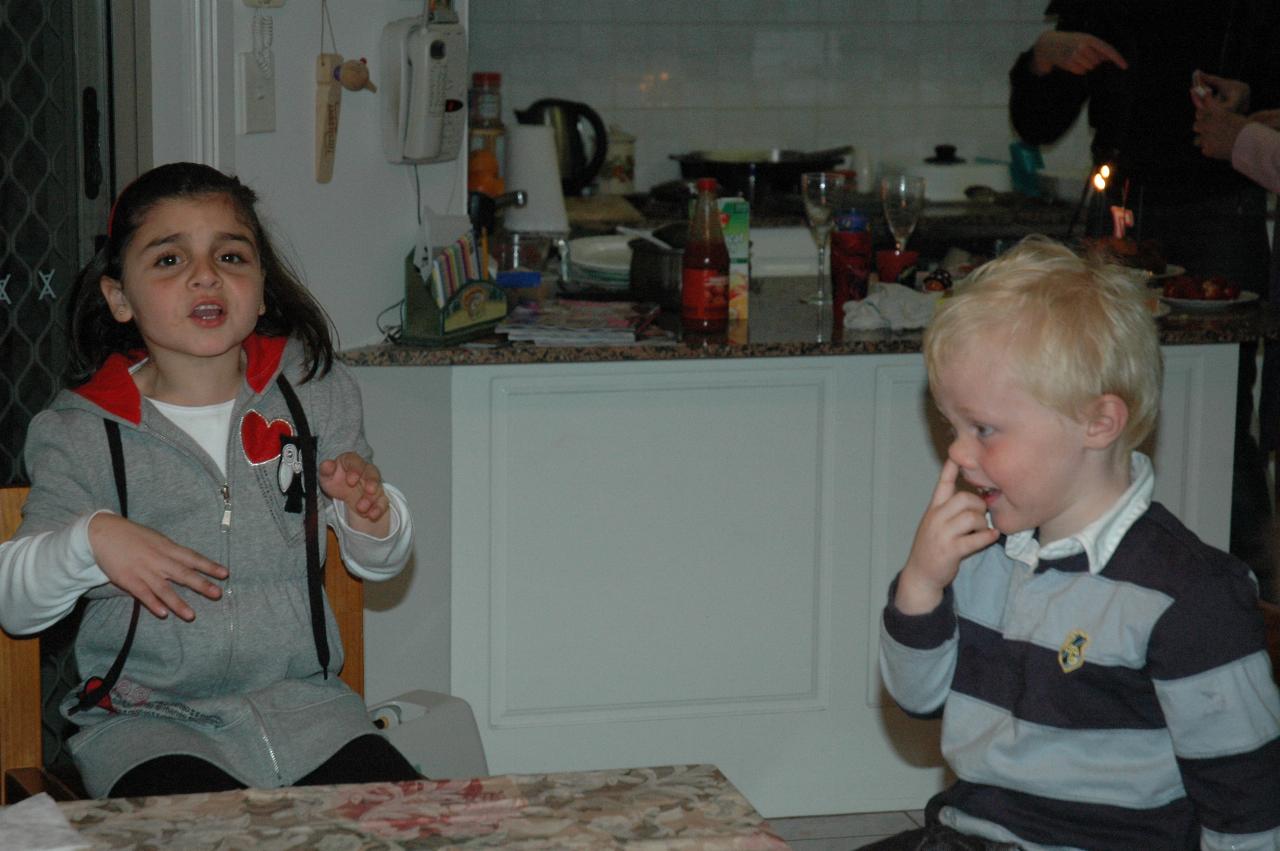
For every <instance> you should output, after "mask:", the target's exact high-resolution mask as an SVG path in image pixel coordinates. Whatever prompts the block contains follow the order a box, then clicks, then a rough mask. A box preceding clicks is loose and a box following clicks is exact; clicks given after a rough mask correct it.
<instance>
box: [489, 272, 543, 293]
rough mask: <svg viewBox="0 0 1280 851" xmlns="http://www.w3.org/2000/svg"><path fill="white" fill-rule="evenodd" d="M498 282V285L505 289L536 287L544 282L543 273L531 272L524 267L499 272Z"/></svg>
mask: <svg viewBox="0 0 1280 851" xmlns="http://www.w3.org/2000/svg"><path fill="white" fill-rule="evenodd" d="M496 283H497V285H498V286H500V287H503V288H505V289H521V288H523V287H536V286H538V285H539V284H541V283H542V273H541V272H529V271H525V270H523V269H511V270H509V271H506V272H499V273H498V277H497V280H496Z"/></svg>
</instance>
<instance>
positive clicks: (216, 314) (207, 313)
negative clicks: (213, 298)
mask: <svg viewBox="0 0 1280 851" xmlns="http://www.w3.org/2000/svg"><path fill="white" fill-rule="evenodd" d="M225 312H226V311H225V310H224V309H223V307H222V305H220V304H215V303H213V302H208V303H206V304H197V305H196V306H195V307H194V308H193V309H192V311H191V318H192V319H194V320H196V321H197V322H206V323H208V322H217V321H219V320H220V319H222V316H223V314H224V313H225Z"/></svg>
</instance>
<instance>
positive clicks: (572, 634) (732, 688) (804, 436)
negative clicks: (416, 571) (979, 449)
mask: <svg viewBox="0 0 1280 851" xmlns="http://www.w3.org/2000/svg"><path fill="white" fill-rule="evenodd" d="M896 360H897V359H896V358H889V359H885V358H874V357H859V358H814V359H778V360H773V359H770V360H767V361H722V362H702V363H693V364H689V363H687V362H686V363H683V364H670V363H657V364H638V365H637V364H608V365H578V366H572V367H547V368H540V367H539V368H531V367H523V368H520V369H515V370H513V369H469V370H465V371H459V372H458V374H457V376H456V378H455V382H454V384H453V398H452V402H453V410H454V419H453V424H452V434H453V443H454V452H453V459H454V462H453V463H454V466H453V472H452V477H453V482H454V505H453V570H452V595H453V606H452V624H453V641H452V648H453V654H452V662H451V672H452V687H453V691H454V692H455V693H456V694H459V695H461V696H463V697H465V698H467V699H468V700H469V701H470V702H471V704H472V706H473V707H474V708H475V710H476V714H477V719H478V721H479V724H480V728H481V731H482V736H483V738H484V742H485V748H486V754H487V756H488V760H489V765H490V768H491V770H493V771H495V772H526V771H527V772H536V771H546V770H555V769H586V768H599V767H604V766H617V765H652V764H661V763H689V762H711V763H714V764H716V765H718V766H719V767H720V768H721V769H722V770H724V771H725V772H726V774H727V775H728V776H729V777H730V778H731V779H732V780H733V782H734V783H736V784H738V785H739V787H740V788H742V790H743V791H744V793H745V794H746V795H747V796H748V797H749V798H750V799H751V800H752V802H753V803H755V804H756V806H758V807H759V808H760V809H761V810H762V811H763V812H765V813H766V814H769V815H775V816H778V815H792V814H799V813H818V812H837V811H848V810H851V809H854V808H855V807H860V808H864V809H868V810H876V809H894V808H902V807H908V806H910V807H917V806H920V805H921V804H922V802H923V801H924V800H925V799H926V798H927V797H928V795H929V794H930V793H932V792H933V791H935V790H936V789H937V788H938V785H939V783H940V780H941V776H942V775H941V769H940V767H939V759H938V756H937V749H936V733H935V732H934V726H933V725H931V724H926V723H921V722H915V721H909V720H907V719H906V718H905V717H904V716H902V715H901V713H899V712H898V711H897V709H896V708H886V707H882V706H879V705H873V704H872V702H871V701H869V700H868V699H867V695H866V678H865V671H867V670H868V668H869V666H871V665H872V664H873V663H874V659H875V645H874V644H873V643H868V642H867V640H866V638H865V636H866V634H867V625H868V623H869V622H870V619H872V618H873V617H874V616H875V615H876V614H877V613H878V611H879V609H880V606H881V604H882V603H881V601H882V600H883V596H884V590H883V588H875V587H873V583H872V575H871V572H870V570H869V567H870V559H869V553H870V544H871V542H872V540H873V539H874V535H873V533H872V529H871V526H872V502H873V500H872V487H871V482H872V474H873V458H872V455H873V451H872V450H873V445H874V444H873V430H874V427H875V413H876V399H875V392H876V389H877V388H876V385H875V382H874V381H873V380H872V379H871V377H870V376H872V375H873V374H874V371H875V368H876V365H877V364H883V363H885V362H886V361H896ZM905 360H906V359H904V361H903V362H905ZM914 360H917V361H918V358H916V359H914ZM920 386H921V385H920V384H919V382H918V381H917V382H916V384H915V385H914V387H913V388H912V389H913V392H914V393H915V400H914V404H915V409H914V411H913V416H914V417H915V418H917V419H918V418H919V409H920V406H921V404H922V400H921V397H920ZM925 466H926V467H927V465H925ZM925 493H926V494H927V490H926V491H925ZM913 511H914V509H913ZM904 522H906V523H914V520H912V519H911V518H910V517H909V516H906V515H904ZM887 733H888V734H887Z"/></svg>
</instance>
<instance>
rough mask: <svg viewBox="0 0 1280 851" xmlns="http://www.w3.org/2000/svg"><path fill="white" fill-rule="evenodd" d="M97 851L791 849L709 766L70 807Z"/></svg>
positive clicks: (135, 800) (81, 803) (164, 798)
mask: <svg viewBox="0 0 1280 851" xmlns="http://www.w3.org/2000/svg"><path fill="white" fill-rule="evenodd" d="M58 806H59V809H60V810H61V811H62V813H63V814H64V815H65V816H66V817H67V819H68V820H69V821H70V822H71V825H72V826H73V827H74V828H75V829H76V830H78V831H79V832H80V833H81V834H82V835H83V836H84V837H85V838H86V839H88V840H90V841H92V842H93V843H94V844H93V847H94V848H95V849H97V848H137V849H146V848H181V849H204V848H208V849H214V848H217V849H248V848H252V849H258V851H283V849H291V851H292V849H317V848H319V849H325V851H355V849H380V850H381V849H398V848H496V847H503V848H516V849H576V848H583V849H586V848H592V849H595V848H623V847H625V848H628V849H645V848H651V849H659V848H663V849H667V848H672V849H711V850H712V851H715V849H785V848H786V847H787V845H786V843H784V842H783V841H782V840H781V839H779V838H778V837H777V836H776V835H774V833H773V832H772V831H771V829H770V828H769V825H768V824H767V823H766V822H765V821H764V820H763V819H762V818H761V817H760V815H759V814H758V813H757V812H756V811H755V809H754V808H753V807H752V806H751V804H750V803H748V801H747V799H746V798H744V797H743V796H742V794H741V793H740V792H739V791H738V790H737V789H736V788H734V786H733V784H732V783H730V782H729V781H728V780H727V779H726V778H725V776H724V775H723V774H721V773H720V771H719V770H718V769H717V768H715V767H714V766H711V765H684V766H663V767H658V768H631V769H619V770H612V771H579V772H565V773H560V774H529V775H501V776H496V777H482V778H478V779H475V780H440V781H430V780H424V781H420V782H410V783H373V784H360V785H344V786H310V787H293V788H288V789H249V790H245V791H239V792H217V793H211V794H201V795H171V796H157V797H151V798H115V799H106V800H94V801H72V802H67V803H62V804H59V805H58Z"/></svg>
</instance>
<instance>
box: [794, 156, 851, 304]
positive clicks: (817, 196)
mask: <svg viewBox="0 0 1280 851" xmlns="http://www.w3.org/2000/svg"><path fill="white" fill-rule="evenodd" d="M845 184H846V177H845V176H844V175H843V174H839V173H837V172H832V171H809V172H805V173H804V174H802V175H800V195H801V197H802V198H803V199H804V216H805V220H806V221H807V222H808V223H809V232H810V233H811V234H812V235H813V241H814V242H816V243H817V244H818V280H817V287H816V288H815V291H814V292H813V293H812V294H811V295H808V296H805V297H804V298H802V299H800V300H801V301H803V302H805V303H807V304H830V303H831V295H830V292H829V290H830V284H829V281H830V277H829V276H828V275H827V263H826V260H827V241H828V240H829V239H830V237H831V227H832V225H833V224H834V223H835V222H834V221H833V220H834V218H835V214H836V204H837V203H838V202H839V201H840V200H841V199H842V198H843V197H844V193H845Z"/></svg>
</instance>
